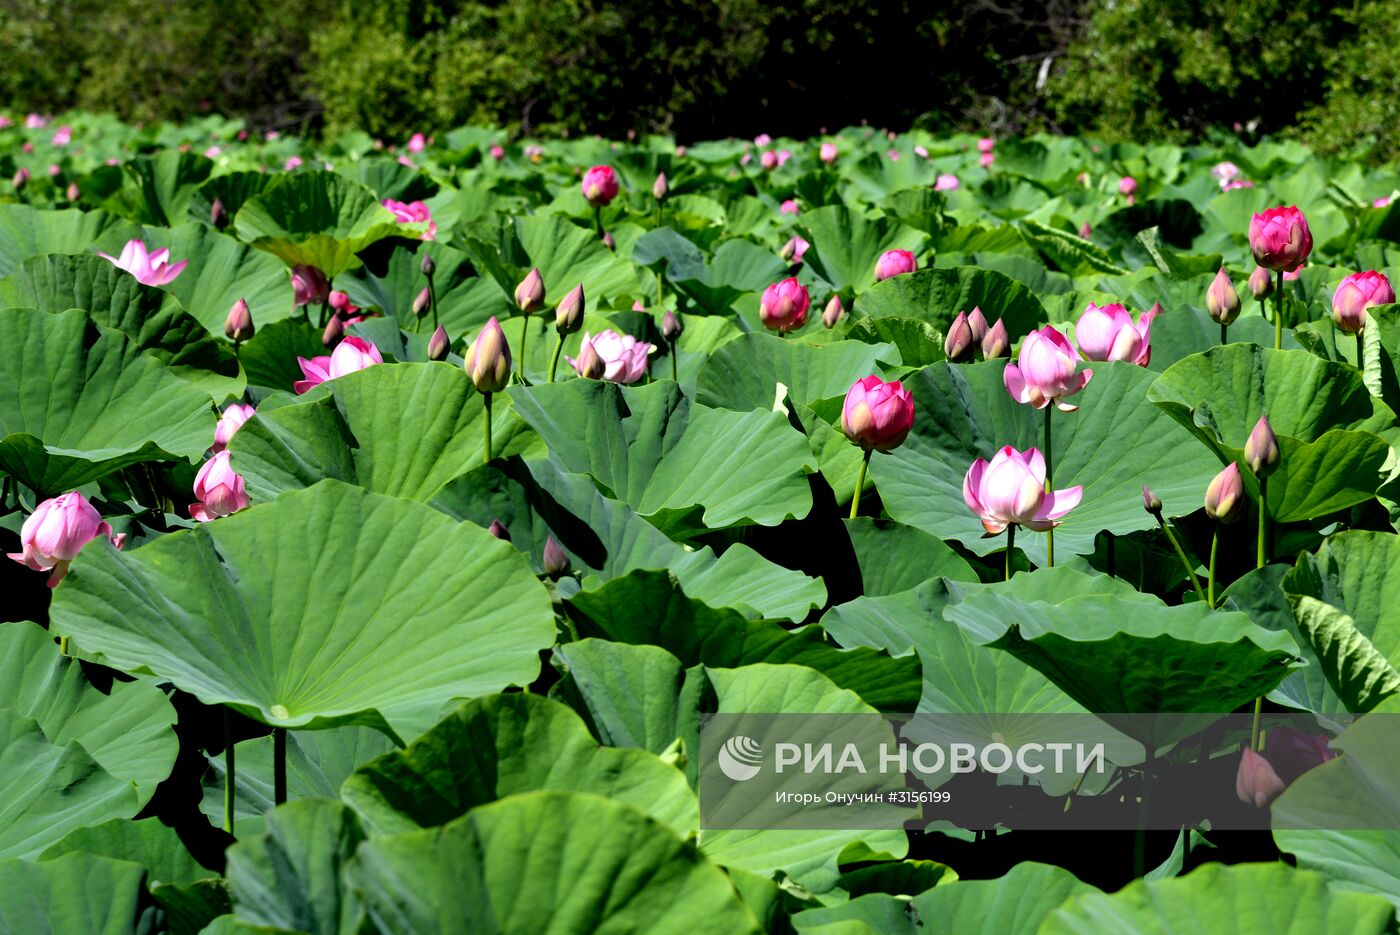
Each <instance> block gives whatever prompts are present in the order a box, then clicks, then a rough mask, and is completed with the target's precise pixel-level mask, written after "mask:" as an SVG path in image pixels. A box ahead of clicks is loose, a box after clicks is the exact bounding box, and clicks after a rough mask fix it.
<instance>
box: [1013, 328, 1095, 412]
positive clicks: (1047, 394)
mask: <svg viewBox="0 0 1400 935" xmlns="http://www.w3.org/2000/svg"><path fill="white" fill-rule="evenodd" d="M1078 361H1079V355H1078V354H1076V353H1075V351H1074V346H1073V345H1072V344H1070V343H1069V339H1068V338H1066V337H1065V336H1064V335H1062V334H1060V332H1058V331H1056V330H1055V329H1054V328H1052V327H1051V326H1049V325H1046V326H1045V327H1044V328H1041V329H1040V330H1039V331H1032V332H1031V333H1030V334H1028V335H1026V338H1025V340H1024V341H1022V342H1021V353H1020V356H1019V357H1018V358H1017V363H1014V364H1007V365H1006V369H1005V370H1003V371H1002V380H1003V381H1004V382H1005V383H1006V390H1007V392H1008V393H1010V394H1011V396H1012V398H1013V399H1015V400H1016V401H1017V402H1022V403H1027V404H1029V405H1031V406H1034V407H1035V408H1036V409H1044V408H1045V407H1046V406H1048V405H1050V403H1051V402H1054V403H1055V405H1056V406H1058V407H1059V408H1060V409H1062V410H1064V411H1065V412H1073V411H1074V410H1075V409H1078V408H1079V407H1078V406H1071V405H1069V404H1068V403H1066V402H1065V401H1064V398H1065V397H1066V396H1073V395H1074V394H1075V393H1078V392H1079V391H1080V390H1082V389H1084V387H1085V386H1087V385H1088V383H1089V380H1090V379H1091V378H1092V377H1093V375H1094V371H1092V370H1085V371H1082V372H1080V373H1075V367H1076V366H1077V365H1078Z"/></svg>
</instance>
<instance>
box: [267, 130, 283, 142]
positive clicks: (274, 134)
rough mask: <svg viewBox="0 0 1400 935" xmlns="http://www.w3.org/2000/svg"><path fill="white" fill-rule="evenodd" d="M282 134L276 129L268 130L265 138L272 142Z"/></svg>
mask: <svg viewBox="0 0 1400 935" xmlns="http://www.w3.org/2000/svg"><path fill="white" fill-rule="evenodd" d="M281 135H282V134H280V133H278V132H277V131H276V130H268V131H267V132H266V133H264V134H263V139H265V140H267V141H268V142H269V143H271V142H272V141H273V140H275V139H277V138H278V137H280V136H281Z"/></svg>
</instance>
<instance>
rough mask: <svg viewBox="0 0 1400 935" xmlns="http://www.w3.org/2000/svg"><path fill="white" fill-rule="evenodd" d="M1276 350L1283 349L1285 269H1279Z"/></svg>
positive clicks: (1275, 318) (1276, 305)
mask: <svg viewBox="0 0 1400 935" xmlns="http://www.w3.org/2000/svg"><path fill="white" fill-rule="evenodd" d="M1274 350H1276V351H1281V350H1283V270H1279V271H1278V300H1277V302H1276V303H1275V304H1274Z"/></svg>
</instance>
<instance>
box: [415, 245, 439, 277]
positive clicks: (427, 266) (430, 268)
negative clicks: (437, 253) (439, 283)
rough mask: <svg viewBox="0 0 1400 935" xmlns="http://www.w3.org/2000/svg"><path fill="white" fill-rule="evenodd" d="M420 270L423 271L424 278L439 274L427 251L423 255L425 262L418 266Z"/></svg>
mask: <svg viewBox="0 0 1400 935" xmlns="http://www.w3.org/2000/svg"><path fill="white" fill-rule="evenodd" d="M418 268H419V269H420V270H422V271H423V275H424V276H431V275H433V273H435V272H437V264H436V263H434V262H433V258H432V257H431V256H430V255H429V254H428V253H427V252H426V251H425V252H424V253H423V262H421V263H419V264H418Z"/></svg>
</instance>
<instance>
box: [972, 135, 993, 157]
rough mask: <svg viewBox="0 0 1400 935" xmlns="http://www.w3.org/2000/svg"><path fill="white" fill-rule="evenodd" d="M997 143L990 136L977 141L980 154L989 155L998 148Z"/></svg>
mask: <svg viewBox="0 0 1400 935" xmlns="http://www.w3.org/2000/svg"><path fill="white" fill-rule="evenodd" d="M996 143H997V141H996V140H994V139H992V138H991V137H990V136H984V137H982V138H981V139H980V140H978V141H977V151H978V152H979V153H989V152H991V151H992V149H993V147H995V146H996Z"/></svg>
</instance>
